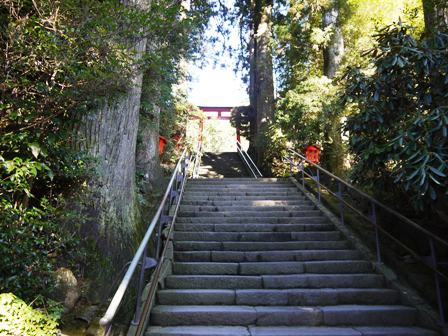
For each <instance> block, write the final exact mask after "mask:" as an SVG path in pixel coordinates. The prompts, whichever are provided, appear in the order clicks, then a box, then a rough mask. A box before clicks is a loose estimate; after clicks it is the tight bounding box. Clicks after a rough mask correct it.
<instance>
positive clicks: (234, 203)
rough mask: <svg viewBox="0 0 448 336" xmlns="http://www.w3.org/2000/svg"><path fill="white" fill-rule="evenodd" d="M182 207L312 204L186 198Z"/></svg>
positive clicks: (306, 203)
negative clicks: (193, 199)
mask: <svg viewBox="0 0 448 336" xmlns="http://www.w3.org/2000/svg"><path fill="white" fill-rule="evenodd" d="M181 204H182V205H181V207H182V206H214V207H216V206H256V207H261V206H297V205H310V204H312V203H311V202H310V201H308V200H305V199H301V200H300V199H299V200H297V199H296V198H294V199H293V200H289V201H282V200H252V201H250V200H249V201H245V200H244V199H241V200H238V201H235V200H234V201H223V200H221V199H218V200H216V201H207V200H202V201H200V200H198V201H188V200H186V199H185V198H183V199H182V203H181Z"/></svg>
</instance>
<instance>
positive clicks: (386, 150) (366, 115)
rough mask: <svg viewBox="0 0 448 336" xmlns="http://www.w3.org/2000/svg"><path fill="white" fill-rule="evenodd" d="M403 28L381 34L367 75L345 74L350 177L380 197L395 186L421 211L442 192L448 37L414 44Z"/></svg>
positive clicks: (447, 150)
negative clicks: (352, 160)
mask: <svg viewBox="0 0 448 336" xmlns="http://www.w3.org/2000/svg"><path fill="white" fill-rule="evenodd" d="M411 31H412V28H411V27H409V26H406V25H404V24H402V23H398V24H397V25H392V26H388V27H386V28H384V29H382V30H381V31H380V32H379V33H378V35H377V36H376V38H377V43H378V47H377V48H374V49H373V50H372V51H371V52H370V54H371V56H372V57H373V59H374V61H375V68H374V69H372V71H371V72H372V74H371V75H370V76H369V75H366V74H365V73H364V72H362V71H361V70H360V69H351V70H350V71H349V72H348V75H347V76H348V78H347V90H346V100H347V101H348V102H353V103H354V104H355V106H356V108H358V109H359V112H358V113H354V114H353V115H351V116H350V117H349V118H348V120H347V123H346V131H348V132H349V135H350V148H351V150H352V152H353V153H354V154H355V157H356V159H355V161H356V165H355V168H354V172H353V173H354V177H355V179H356V181H357V182H359V183H361V184H363V185H370V186H371V187H374V188H377V189H381V188H383V187H384V186H385V184H390V183H392V181H393V183H395V184H396V185H397V186H399V187H401V188H402V189H403V190H405V191H407V192H409V193H411V194H412V195H413V200H414V204H415V205H416V206H417V207H419V208H421V207H422V205H423V204H424V203H425V202H430V201H431V200H435V199H436V198H437V196H438V195H441V194H442V193H445V192H446V191H447V186H448V179H447V175H448V166H447V161H448V107H447V106H448V99H447V96H446V92H447V90H448V57H447V50H448V48H447V47H448V36H447V35H443V34H439V35H437V36H435V37H434V39H432V40H423V41H417V40H416V39H415V38H414V37H413V35H412V34H411Z"/></svg>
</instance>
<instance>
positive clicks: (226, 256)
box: [174, 250, 362, 262]
mask: <svg viewBox="0 0 448 336" xmlns="http://www.w3.org/2000/svg"><path fill="white" fill-rule="evenodd" d="M361 258H362V256H361V253H360V252H358V251H356V250H288V251H254V252H244V251H182V252H179V251H176V252H174V259H175V260H176V261H193V262H194V261H196V262H198V261H214V262H245V261H246V262H254V261H313V260H359V259H361Z"/></svg>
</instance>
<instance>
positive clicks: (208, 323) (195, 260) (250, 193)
mask: <svg viewBox="0 0 448 336" xmlns="http://www.w3.org/2000/svg"><path fill="white" fill-rule="evenodd" d="M162 287H163V288H160V289H159V290H158V292H157V302H156V305H155V306H154V307H153V309H152V312H151V321H150V327H149V328H148V330H147V332H146V335H147V336H150V335H151V336H172V335H178V336H181V335H183V336H187V335H189V336H199V335H207V336H218V335H220V336H223V335H227V336H250V335H253V336H255V335H257V336H262V335H263V336H267V335H272V336H274V335H275V336H292V335H296V336H323V335H326V336H354V335H358V336H361V335H364V336H373V335H375V336H434V335H436V334H435V333H434V332H432V331H430V330H427V329H424V328H421V327H418V326H417V321H418V317H417V310H416V309H414V308H413V307H410V306H406V305H404V304H402V302H401V301H400V295H399V293H398V292H397V291H396V290H394V289H391V288H388V287H387V285H386V282H385V279H384V277H383V275H381V274H379V273H376V272H375V270H374V269H373V267H372V264H371V263H370V262H369V261H367V260H365V259H363V257H362V255H361V254H360V253H359V252H358V251H357V250H355V249H354V247H353V246H352V245H351V244H350V242H349V241H347V240H346V239H345V238H344V236H343V235H342V234H341V233H340V232H339V231H338V230H337V228H336V227H335V226H334V225H333V224H332V223H331V222H330V221H329V220H328V218H326V217H325V216H324V215H323V214H322V213H321V212H320V211H319V210H317V209H316V208H315V206H314V204H313V203H311V201H309V200H308V199H307V198H306V197H305V196H304V195H303V194H302V193H301V192H299V191H298V189H297V188H296V186H295V185H294V184H293V183H292V182H291V181H290V180H288V179H256V180H255V179H249V178H240V179H235V178H225V179H202V180H201V179H198V180H190V181H188V183H187V187H186V190H185V194H184V197H183V199H182V203H181V207H180V211H179V216H178V218H177V220H176V223H175V232H174V263H173V274H172V275H169V276H168V277H166V279H165V280H164V285H163V286H162Z"/></svg>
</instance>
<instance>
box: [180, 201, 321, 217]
mask: <svg viewBox="0 0 448 336" xmlns="http://www.w3.org/2000/svg"><path fill="white" fill-rule="evenodd" d="M314 209H316V206H315V205H312V204H310V203H309V204H301V205H291V206H284V205H278V206H266V205H262V206H256V205H251V206H245V205H234V206H225V205H217V206H191V205H181V206H180V208H179V216H194V215H190V214H195V213H198V212H200V213H205V214H207V215H208V214H209V213H215V212H236V211H238V212H239V211H244V212H246V211H257V212H270V211H288V212H289V211H304V210H314Z"/></svg>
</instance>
